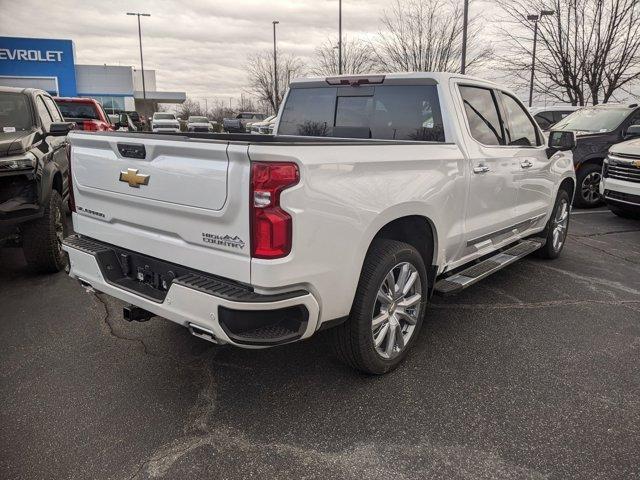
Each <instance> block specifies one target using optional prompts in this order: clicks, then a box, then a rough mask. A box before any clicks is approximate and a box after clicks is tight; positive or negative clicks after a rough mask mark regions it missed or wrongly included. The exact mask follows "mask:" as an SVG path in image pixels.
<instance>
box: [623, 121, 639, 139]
mask: <svg viewBox="0 0 640 480" xmlns="http://www.w3.org/2000/svg"><path fill="white" fill-rule="evenodd" d="M638 137H640V125H631V126H630V127H629V128H627V131H626V132H625V133H624V139H625V140H631V139H632V138H638Z"/></svg>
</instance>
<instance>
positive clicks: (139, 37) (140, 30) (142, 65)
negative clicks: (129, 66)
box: [127, 12, 151, 100]
mask: <svg viewBox="0 0 640 480" xmlns="http://www.w3.org/2000/svg"><path fill="white" fill-rule="evenodd" d="M127 15H135V16H137V17H138V40H139V42H140V71H141V72H142V99H143V100H147V87H146V86H145V84H144V60H143V59H142V28H141V26H140V17H150V16H151V15H150V14H148V13H131V12H129V13H127Z"/></svg>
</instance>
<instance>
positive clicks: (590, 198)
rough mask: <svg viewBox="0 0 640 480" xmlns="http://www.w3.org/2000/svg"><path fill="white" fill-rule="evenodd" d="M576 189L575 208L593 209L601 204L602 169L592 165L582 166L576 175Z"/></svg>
mask: <svg viewBox="0 0 640 480" xmlns="http://www.w3.org/2000/svg"><path fill="white" fill-rule="evenodd" d="M576 177H577V178H576V179H577V181H578V189H577V192H576V196H575V199H574V203H575V205H576V206H577V207H581V208H593V207H597V206H598V205H600V204H601V203H602V198H601V197H600V180H602V167H601V166H600V165H596V164H593V163H588V164H586V165H583V166H581V167H580V169H579V170H578V173H577V175H576Z"/></svg>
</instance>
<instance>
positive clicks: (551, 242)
mask: <svg viewBox="0 0 640 480" xmlns="http://www.w3.org/2000/svg"><path fill="white" fill-rule="evenodd" d="M563 206H564V208H565V209H566V215H567V216H566V222H564V219H562V222H563V223H562V225H564V227H563V228H562V232H561V233H560V238H559V240H560V242H559V243H558V242H557V241H556V237H555V235H556V232H557V228H556V227H557V226H558V225H559V223H558V222H559V219H560V217H562V213H561V212H560V210H561V209H563ZM570 219H571V198H569V193H568V192H567V191H566V190H564V189H562V190H560V191H559V192H558V196H557V197H556V203H555V205H554V206H553V211H552V212H551V217H550V218H549V221H548V222H547V226H546V227H545V229H544V234H545V239H546V243H545V244H544V247H542V248H541V249H539V250H538V251H537V255H538V257H540V258H546V259H550V260H552V259H555V258H558V257H559V256H560V253H561V252H562V249H563V248H564V245H565V243H566V242H567V232H568V230H569V220H570Z"/></svg>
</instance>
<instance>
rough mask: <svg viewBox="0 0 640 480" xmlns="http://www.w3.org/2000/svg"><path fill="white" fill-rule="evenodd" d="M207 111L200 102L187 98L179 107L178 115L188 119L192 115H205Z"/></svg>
mask: <svg viewBox="0 0 640 480" xmlns="http://www.w3.org/2000/svg"><path fill="white" fill-rule="evenodd" d="M206 113H207V112H205V110H204V108H202V106H201V105H200V103H198V102H196V101H195V100H193V99H191V98H187V99H186V100H185V101H184V103H182V104H181V105H180V107H178V111H177V112H176V115H177V116H178V117H179V118H181V119H183V120H186V119H188V118H189V117H191V116H199V117H200V116H205V115H206Z"/></svg>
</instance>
